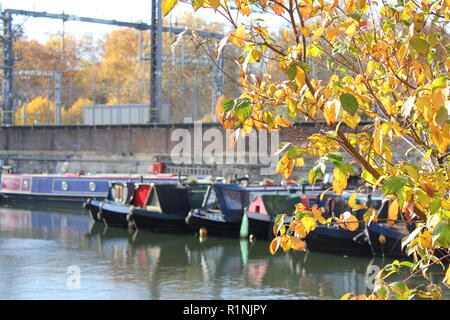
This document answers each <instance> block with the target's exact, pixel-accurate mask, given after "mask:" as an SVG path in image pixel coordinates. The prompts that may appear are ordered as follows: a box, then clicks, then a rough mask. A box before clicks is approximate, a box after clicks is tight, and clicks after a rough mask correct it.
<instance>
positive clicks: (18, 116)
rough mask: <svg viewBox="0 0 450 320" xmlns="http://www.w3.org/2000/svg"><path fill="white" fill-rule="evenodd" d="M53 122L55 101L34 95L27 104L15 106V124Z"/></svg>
mask: <svg viewBox="0 0 450 320" xmlns="http://www.w3.org/2000/svg"><path fill="white" fill-rule="evenodd" d="M54 122H55V103H54V102H52V101H49V99H48V98H47V97H36V98H34V99H33V100H31V101H30V102H29V103H28V104H26V105H23V106H21V107H19V108H17V110H16V113H15V123H16V124H44V123H54Z"/></svg>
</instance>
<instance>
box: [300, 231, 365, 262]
mask: <svg viewBox="0 0 450 320" xmlns="http://www.w3.org/2000/svg"><path fill="white" fill-rule="evenodd" d="M360 233H361V230H358V231H354V232H353V231H349V230H344V229H337V228H329V227H326V226H317V227H316V229H314V230H313V231H311V232H310V233H309V234H308V236H307V237H306V238H305V241H306V245H307V248H308V250H310V251H312V252H314V251H316V252H324V253H333V254H339V255H354V256H366V255H372V250H371V248H370V245H369V243H368V242H367V241H366V239H365V235H361V236H360V237H359V239H356V240H355V237H357V236H358V235H359V234H360Z"/></svg>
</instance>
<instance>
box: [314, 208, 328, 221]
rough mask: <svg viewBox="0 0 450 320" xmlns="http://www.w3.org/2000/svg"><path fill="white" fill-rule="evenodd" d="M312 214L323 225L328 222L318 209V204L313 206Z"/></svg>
mask: <svg viewBox="0 0 450 320" xmlns="http://www.w3.org/2000/svg"><path fill="white" fill-rule="evenodd" d="M311 212H312V213H313V216H314V218H315V219H317V220H318V221H319V222H320V223H321V224H325V223H326V222H327V220H326V219H325V218H324V217H323V213H322V209H320V208H318V207H317V204H315V205H313V207H312V208H311Z"/></svg>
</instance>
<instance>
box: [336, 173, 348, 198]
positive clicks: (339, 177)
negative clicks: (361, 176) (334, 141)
mask: <svg viewBox="0 0 450 320" xmlns="http://www.w3.org/2000/svg"><path fill="white" fill-rule="evenodd" d="M346 187H347V175H346V174H345V173H344V171H342V170H341V169H340V168H339V167H335V168H334V170H333V191H334V192H336V193H337V194H339V195H340V194H341V193H342V192H343V191H344V190H345V188H346Z"/></svg>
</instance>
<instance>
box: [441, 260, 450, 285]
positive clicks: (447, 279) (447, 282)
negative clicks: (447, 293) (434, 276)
mask: <svg viewBox="0 0 450 320" xmlns="http://www.w3.org/2000/svg"><path fill="white" fill-rule="evenodd" d="M442 283H443V284H445V285H446V286H447V287H448V288H449V289H450V265H449V266H448V267H447V272H446V273H445V277H444V279H443V280H442Z"/></svg>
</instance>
